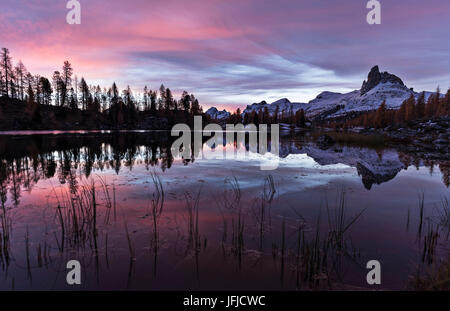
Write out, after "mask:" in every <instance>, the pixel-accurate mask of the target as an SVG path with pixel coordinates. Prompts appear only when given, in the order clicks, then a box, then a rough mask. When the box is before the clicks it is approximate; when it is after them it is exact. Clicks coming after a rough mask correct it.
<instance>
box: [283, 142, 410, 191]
mask: <svg viewBox="0 0 450 311" xmlns="http://www.w3.org/2000/svg"><path fill="white" fill-rule="evenodd" d="M295 154H306V155H308V156H309V157H311V158H313V159H314V161H316V162H317V163H318V164H320V165H333V164H345V165H348V166H351V167H355V168H356V169H357V172H358V175H360V176H361V177H362V182H363V184H364V186H365V187H366V188H368V189H370V188H371V187H372V185H373V184H381V183H383V182H386V181H389V180H391V179H392V178H394V177H395V176H396V175H397V174H398V173H399V172H400V171H401V170H402V169H405V168H406V166H405V165H404V164H403V163H402V161H401V160H400V158H399V156H398V153H397V152H396V151H393V150H385V151H384V152H383V154H382V155H380V154H379V153H377V152H376V151H375V150H371V149H361V148H356V147H347V146H343V147H332V148H329V149H326V150H323V149H321V148H319V147H318V146H317V145H315V144H314V143H307V144H304V145H302V146H299V145H297V144H296V143H295V142H292V143H291V144H281V145H280V157H281V158H285V157H288V156H289V155H295Z"/></svg>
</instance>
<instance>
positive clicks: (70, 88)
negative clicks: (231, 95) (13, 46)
mask: <svg viewBox="0 0 450 311" xmlns="http://www.w3.org/2000/svg"><path fill="white" fill-rule="evenodd" d="M0 96H2V97H3V100H2V101H1V102H2V104H4V103H6V102H8V103H17V104H20V103H24V104H26V106H25V114H26V115H28V116H29V118H30V122H32V123H37V124H39V123H42V122H44V120H43V115H45V116H47V114H48V109H45V112H43V106H53V107H55V109H53V110H52V112H53V111H56V113H55V116H54V117H55V118H58V117H59V118H67V119H68V120H70V121H72V122H75V121H76V120H75V119H77V118H78V119H79V120H78V121H79V122H84V120H83V118H86V117H88V118H90V119H93V120H96V125H98V126H101V125H108V126H110V127H116V128H117V127H122V126H128V127H132V126H134V125H137V124H138V123H140V122H141V123H142V122H147V123H149V122H150V123H151V122H154V121H155V120H154V118H165V119H167V122H168V123H169V124H173V123H179V122H183V123H190V121H191V120H192V116H193V115H201V114H202V113H203V109H202V107H201V106H200V103H199V101H198V99H197V98H195V96H194V95H193V94H189V93H188V92H186V91H183V93H182V94H181V97H180V98H179V99H178V100H177V99H175V98H174V95H173V93H172V91H171V90H170V89H169V88H166V87H165V86H164V85H161V86H160V87H159V89H158V90H151V89H149V88H148V87H147V86H145V87H144V89H143V90H142V92H140V93H138V94H133V92H132V90H131V88H130V86H127V87H126V88H125V89H124V90H122V91H121V90H120V89H119V88H118V86H117V84H116V83H115V82H114V83H113V85H112V86H111V87H109V88H102V87H100V86H99V85H97V86H95V85H89V84H88V83H87V81H86V80H85V79H84V78H83V77H81V79H79V78H78V77H77V76H76V75H74V69H73V67H72V65H71V64H70V62H69V61H65V62H64V64H63V65H62V68H61V70H60V71H54V73H53V76H52V77H51V80H49V79H48V78H47V77H43V76H40V75H33V74H32V73H30V72H29V71H28V70H27V69H26V67H25V65H24V64H23V63H22V62H21V61H19V62H18V63H17V64H16V65H13V61H12V57H11V55H10V52H9V50H8V49H7V48H2V49H1V51H0ZM57 108H60V109H57ZM3 110H5V109H3ZM75 111H76V112H77V113H76V114H73V112H75ZM7 112H8V111H1V110H0V117H3V118H8V115H5V114H7ZM2 114H3V115H2ZM68 115H71V118H69V117H68ZM74 116H77V118H75V117H74ZM103 123H106V124H103Z"/></svg>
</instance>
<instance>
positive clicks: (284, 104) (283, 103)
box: [242, 98, 308, 115]
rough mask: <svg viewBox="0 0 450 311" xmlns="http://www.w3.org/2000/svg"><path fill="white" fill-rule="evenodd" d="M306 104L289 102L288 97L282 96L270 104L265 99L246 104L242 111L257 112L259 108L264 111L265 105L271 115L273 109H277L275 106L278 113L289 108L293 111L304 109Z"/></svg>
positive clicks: (287, 110) (273, 111)
mask: <svg viewBox="0 0 450 311" xmlns="http://www.w3.org/2000/svg"><path fill="white" fill-rule="evenodd" d="M307 105H308V104H305V103H291V102H290V101H289V99H287V98H282V99H279V100H277V101H275V102H273V103H271V104H268V103H266V101H262V102H260V103H256V104H252V105H248V106H247V107H246V108H245V110H244V111H243V112H242V113H243V114H245V113H251V112H252V111H255V112H259V111H260V110H261V111H264V108H265V107H267V110H268V111H269V113H270V114H271V115H273V114H274V113H275V111H276V110H277V107H278V113H280V114H281V113H282V112H286V113H288V112H289V111H290V110H291V109H292V110H293V112H294V113H295V112H296V111H297V110H300V109H305V108H306V107H307Z"/></svg>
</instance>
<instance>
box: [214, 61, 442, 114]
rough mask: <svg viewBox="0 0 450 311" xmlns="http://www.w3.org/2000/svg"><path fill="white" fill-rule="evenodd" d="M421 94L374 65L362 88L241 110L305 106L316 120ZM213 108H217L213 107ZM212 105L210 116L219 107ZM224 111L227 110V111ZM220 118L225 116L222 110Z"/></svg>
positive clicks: (394, 105) (393, 106) (394, 103)
mask: <svg viewBox="0 0 450 311" xmlns="http://www.w3.org/2000/svg"><path fill="white" fill-rule="evenodd" d="M420 94H421V92H420V93H418V92H414V90H413V89H410V88H408V87H407V86H406V85H405V84H404V83H403V81H402V79H400V78H399V77H397V76H396V75H393V74H390V73H388V72H386V71H385V72H380V70H379V67H378V66H374V67H372V69H371V70H370V72H369V74H368V76H367V80H365V81H364V82H363V83H362V86H361V88H360V89H359V90H355V91H352V92H349V93H337V92H329V91H325V92H322V93H320V94H319V95H317V97H316V98H315V99H313V100H311V101H309V102H308V103H295V102H294V103H293V102H290V101H289V100H288V99H287V98H282V99H280V100H277V101H275V102H273V103H271V104H268V103H267V102H266V101H262V102H260V103H254V104H252V105H248V106H247V107H246V108H245V110H244V111H243V112H242V114H243V115H244V114H245V113H251V112H253V111H255V112H259V111H260V110H264V108H266V107H267V109H268V111H269V113H270V114H271V115H273V114H274V113H275V111H276V110H277V107H278V112H279V113H280V114H281V113H283V112H284V113H290V111H291V110H292V112H293V113H295V112H296V111H298V110H300V109H303V110H304V111H305V115H306V116H307V117H309V118H314V119H327V118H336V117H342V116H345V115H346V114H348V113H350V112H362V111H370V110H376V109H377V108H378V107H379V106H380V105H381V103H382V102H383V101H386V107H387V108H388V109H398V108H400V105H401V104H402V103H403V101H405V100H406V99H408V98H409V97H410V96H411V95H413V96H414V97H416V99H417V98H418V97H419V95H420ZM432 94H433V93H432V92H425V100H427V99H428V97H430V96H431V95H432ZM213 108H214V107H213ZM213 108H210V109H209V110H208V111H207V112H206V113H208V112H209V111H210V110H211V109H212V110H211V114H210V113H208V114H209V115H210V116H211V117H212V116H213V115H214V112H215V111H216V110H217V109H215V108H214V109H215V110H214V109H213ZM224 111H225V110H224ZM220 116H221V117H223V116H224V113H223V111H222V112H221V115H220Z"/></svg>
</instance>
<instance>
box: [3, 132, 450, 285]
mask: <svg viewBox="0 0 450 311" xmlns="http://www.w3.org/2000/svg"><path fill="white" fill-rule="evenodd" d="M26 134H27V135H17V133H16V134H14V133H10V134H8V135H0V198H1V206H0V207H1V210H0V215H1V218H0V220H1V225H0V238H1V239H0V289H3V290H8V289H101V290H108V289H154V290H156V289H181V290H184V289H255V290H256V289H276V290H277V289H290V290H295V289H310V288H315V289H361V288H371V287H370V286H369V285H368V284H367V282H366V274H367V272H368V270H367V269H366V263H367V262H368V261H369V260H373V259H375V260H378V261H380V263H381V269H382V284H381V286H378V287H377V288H383V289H405V288H408V286H410V284H411V283H410V282H411V279H412V278H413V277H414V276H415V275H417V274H419V275H423V274H424V273H426V271H428V270H429V269H432V268H433V267H435V266H438V265H439V264H440V263H441V261H442V259H444V258H446V255H447V254H448V250H449V245H450V244H449V241H448V239H447V238H448V230H449V224H450V209H449V207H448V203H446V200H448V199H449V194H450V193H449V188H448V186H449V167H450V161H449V160H448V159H447V160H446V159H445V158H444V159H442V160H441V161H430V160H428V161H425V160H424V159H419V158H415V157H414V155H410V154H403V153H399V152H397V151H395V150H392V149H385V148H382V147H377V148H375V149H372V148H368V147H361V146H345V145H335V146H332V147H330V148H328V149H325V150H324V149H321V148H319V147H318V146H317V145H316V144H315V143H314V142H313V141H312V138H311V137H310V135H308V134H305V135H298V136H295V137H292V136H289V137H284V138H282V141H281V146H280V159H279V167H278V168H277V169H276V170H272V171H262V170H260V164H261V163H264V161H272V162H273V161H276V159H277V158H276V157H274V156H273V155H270V154H266V155H259V154H256V153H251V152H247V154H245V148H244V149H242V148H240V149H239V150H240V151H241V152H238V153H237V155H236V156H235V157H234V158H233V159H226V160H219V159H212V160H211V159H209V160H207V159H201V158H197V159H195V160H194V161H187V160H185V161H183V160H182V159H177V158H174V157H173V156H172V155H171V151H170V146H171V139H170V137H169V136H168V133H166V132H141V133H138V132H135V133H114V134H112V133H109V134H108V133H70V134H69V133H66V134H64V133H57V134H51V133H45V134H42V133H41V134H35V133H26ZM235 148H236V145H226V146H218V147H217V148H216V150H215V152H218V151H220V152H221V151H223V150H224V149H225V150H228V151H230V149H231V150H234V149H235ZM243 150H244V153H242V151H243ZM204 153H205V155H209V156H210V155H211V154H212V153H211V150H210V149H209V148H207V147H205V148H204ZM71 259H76V260H78V261H80V263H81V265H82V284H81V285H79V286H69V285H67V284H66V274H67V271H68V270H67V269H66V263H67V262H68V261H69V260H71Z"/></svg>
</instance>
